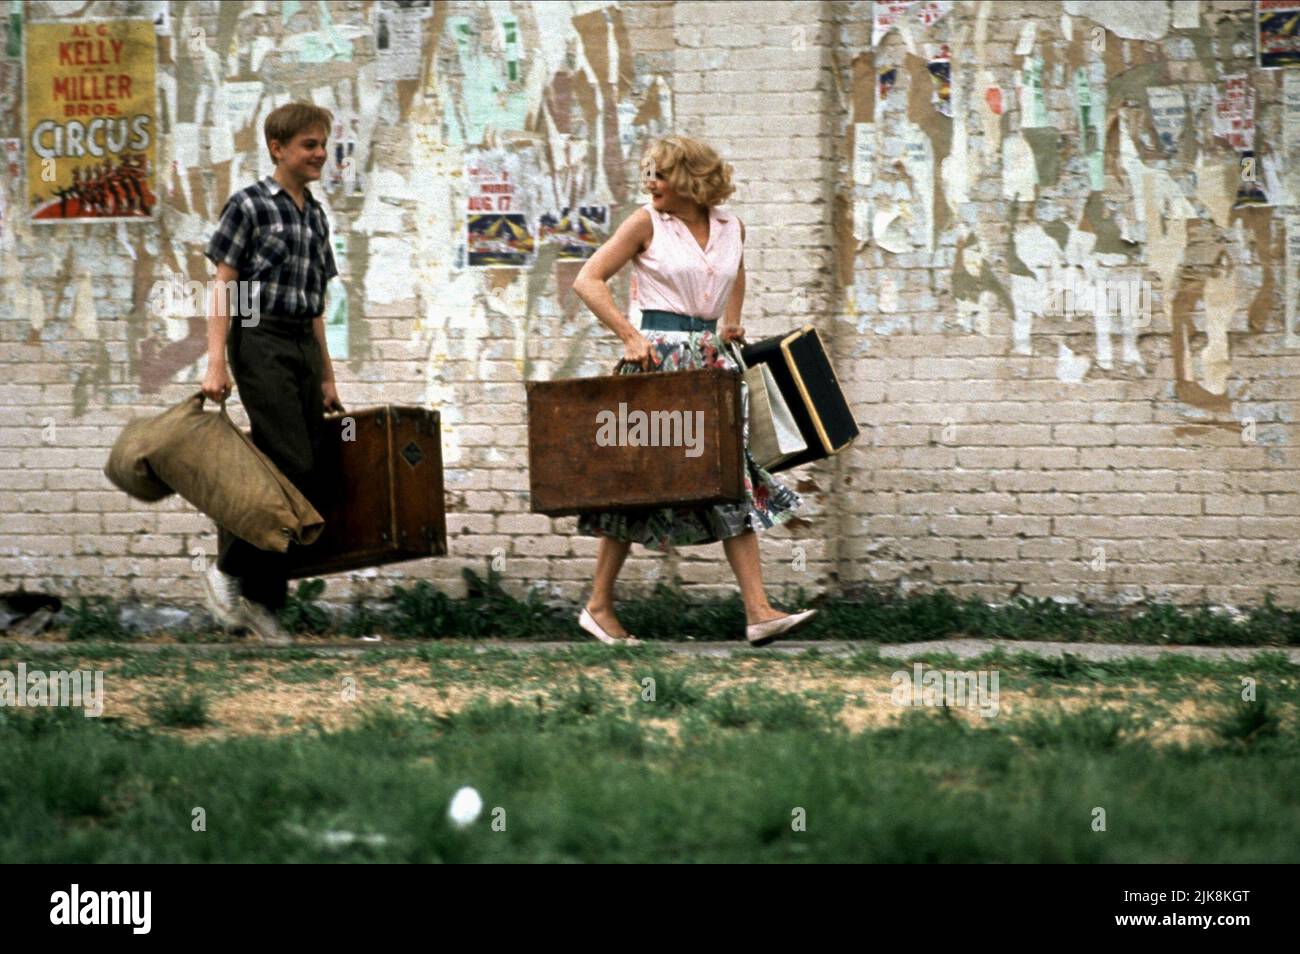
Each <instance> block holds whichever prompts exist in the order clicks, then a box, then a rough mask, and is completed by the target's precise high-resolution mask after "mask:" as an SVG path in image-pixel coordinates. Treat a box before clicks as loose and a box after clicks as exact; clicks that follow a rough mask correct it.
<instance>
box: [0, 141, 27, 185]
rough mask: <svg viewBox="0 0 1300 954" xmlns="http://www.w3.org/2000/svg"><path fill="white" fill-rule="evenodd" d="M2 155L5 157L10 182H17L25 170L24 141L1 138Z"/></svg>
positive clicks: (0, 150) (0, 151) (6, 172)
mask: <svg viewBox="0 0 1300 954" xmlns="http://www.w3.org/2000/svg"><path fill="white" fill-rule="evenodd" d="M0 155H3V157H4V164H5V174H6V175H7V176H8V181H9V182H17V181H18V176H19V175H20V174H21V173H22V171H23V141H22V140H21V139H0Z"/></svg>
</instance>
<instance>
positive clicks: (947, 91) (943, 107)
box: [926, 43, 952, 119]
mask: <svg viewBox="0 0 1300 954" xmlns="http://www.w3.org/2000/svg"><path fill="white" fill-rule="evenodd" d="M926 66H927V67H928V68H929V70H930V75H931V76H932V77H934V95H933V96H932V97H931V102H932V103H933V104H934V108H935V109H936V110H938V112H939V113H940V114H941V115H943V116H947V117H949V118H950V119H951V118H952V53H951V52H950V51H949V49H948V44H947V43H940V44H937V45H936V46H935V50H934V53H933V54H932V55H931V56H930V57H929V59H928V62H927V63H926Z"/></svg>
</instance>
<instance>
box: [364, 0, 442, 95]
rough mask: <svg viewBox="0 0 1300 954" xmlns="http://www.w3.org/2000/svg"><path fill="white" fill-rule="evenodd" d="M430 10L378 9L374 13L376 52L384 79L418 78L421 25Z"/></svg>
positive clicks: (422, 44) (422, 29) (422, 40)
mask: <svg viewBox="0 0 1300 954" xmlns="http://www.w3.org/2000/svg"><path fill="white" fill-rule="evenodd" d="M429 14H430V10H429V9H428V8H425V7H416V8H414V9H400V8H396V7H381V8H379V9H378V10H377V11H376V14H375V16H376V23H375V52H376V53H377V55H378V57H379V75H380V76H381V77H383V78H384V79H386V80H408V79H419V78H420V65H421V62H422V53H423V50H424V24H425V21H426V20H427V19H428V18H429Z"/></svg>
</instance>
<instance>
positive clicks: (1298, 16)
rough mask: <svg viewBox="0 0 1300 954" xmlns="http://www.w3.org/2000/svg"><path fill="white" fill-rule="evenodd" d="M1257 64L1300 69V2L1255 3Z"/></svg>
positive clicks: (1266, 0) (1261, 0)
mask: <svg viewBox="0 0 1300 954" xmlns="http://www.w3.org/2000/svg"><path fill="white" fill-rule="evenodd" d="M1254 18H1255V62H1256V63H1257V64H1258V65H1259V66H1260V67H1261V68H1263V69H1266V70H1269V69H1278V68H1280V67H1284V66H1300V2H1297V0H1255V14H1254Z"/></svg>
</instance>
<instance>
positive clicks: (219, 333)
mask: <svg viewBox="0 0 1300 954" xmlns="http://www.w3.org/2000/svg"><path fill="white" fill-rule="evenodd" d="M238 280H239V272H237V271H235V269H233V268H232V267H231V266H229V265H227V264H225V263H224V262H223V263H221V264H220V265H218V266H217V275H216V281H215V283H214V284H213V287H212V294H211V296H210V297H209V299H208V370H207V373H206V374H205V375H204V376H203V395H204V397H206V398H208V399H209V400H212V401H224V400H225V399H226V398H228V397H230V390H231V387H232V382H231V379H230V371H229V369H228V368H227V367H226V335H227V334H229V332H230V315H229V314H227V311H228V307H229V304H228V301H229V300H228V298H227V297H226V294H225V291H224V289H225V288H226V287H227V284H228V283H229V282H236V281H238Z"/></svg>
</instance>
